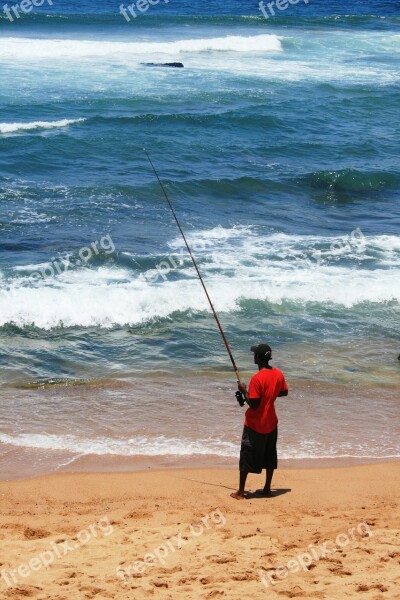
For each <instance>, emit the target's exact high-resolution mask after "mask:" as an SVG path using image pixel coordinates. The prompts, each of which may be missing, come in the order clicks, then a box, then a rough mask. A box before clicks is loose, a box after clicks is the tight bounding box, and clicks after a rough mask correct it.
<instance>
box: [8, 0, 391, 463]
mask: <svg viewBox="0 0 400 600" xmlns="http://www.w3.org/2000/svg"><path fill="white" fill-rule="evenodd" d="M127 4H128V3H127ZM118 7H119V3H115V2H111V1H109V2H104V3H102V9H101V11H99V10H98V9H97V8H96V9H95V8H94V3H89V2H79V3H74V2H68V3H67V2H61V1H59V2H57V5H56V3H54V7H53V8H49V7H47V8H46V7H44V8H43V9H41V10H39V9H35V11H34V12H32V13H31V14H29V15H26V16H25V17H24V18H21V19H15V20H14V22H12V23H11V22H10V21H9V20H7V19H6V17H5V16H4V15H3V16H0V78H1V88H0V110H1V117H0V121H1V122H0V152H1V164H0V209H1V212H0V229H1V239H0V365H1V374H2V384H3V389H2V394H3V398H4V403H3V406H2V408H0V417H1V418H2V421H1V420H0V426H1V422H3V427H2V431H3V436H5V437H3V438H1V437H0V440H2V441H3V442H4V443H5V442H7V443H10V441H11V440H12V439H14V440H17V438H18V440H19V442H18V443H21V444H22V442H21V439H22V438H21V437H20V436H27V437H25V438H23V439H25V442H24V443H25V446H27V445H28V446H29V443H30V442H29V440H31V443H32V445H33V447H37V448H41V449H43V448H45V449H48V448H49V447H50V448H53V449H54V448H55V447H57V448H58V449H59V450H60V451H63V450H66V449H67V448H70V446H71V444H70V443H68V444H69V445H68V444H67V443H65V444H64V445H63V443H61V445H60V443H59V444H58V446H57V444H56V445H54V443H53V445H52V443H50V442H49V443H47V442H46V443H45V445H44V446H43V444H44V442H43V440H42V441H41V442H40V441H38V439H37V438H35V439H36V443H33V442H32V439H33V438H32V436H33V435H44V436H46V435H47V436H52V435H56V433H57V435H58V436H60V435H61V432H60V431H58V430H57V427H56V426H55V420H57V419H59V418H61V417H60V415H61V414H62V411H63V408H62V406H61V405H60V404H59V405H58V410H60V411H61V412H60V414H58V412H57V413H56V416H55V415H54V414H53V413H52V412H51V411H50V412H49V411H47V412H46V411H45V414H44V415H43V414H41V415H40V416H39V415H36V416H33V417H32V406H35V405H36V402H37V398H38V396H37V393H38V392H35V391H29V390H35V389H36V387H37V386H39V387H41V386H44V387H45V388H46V386H50V388H51V389H53V387H52V385H51V384H54V385H55V387H57V384H65V385H68V384H72V383H82V384H84V383H87V384H91V385H101V386H103V385H104V386H105V387H107V386H108V385H110V386H111V387H112V386H113V385H115V383H116V382H120V381H123V382H124V383H125V384H127V385H128V386H129V385H132V386H133V385H135V386H136V385H137V381H138V378H140V377H143V376H144V380H143V384H142V385H143V394H144V395H145V396H146V397H147V396H148V397H152V394H153V392H154V389H153V387H152V386H153V385H156V384H155V383H154V381H155V379H154V377H161V378H165V381H168V382H169V383H168V384H166V385H171V382H175V381H176V379H178V381H179V382H180V383H179V386H180V389H181V390H182V393H184V394H186V393H188V392H187V390H188V389H190V390H191V391H190V394H192V396H191V407H192V409H193V411H194V413H195V414H196V415H197V417H196V418H198V420H199V421H198V422H199V423H200V425H199V427H200V429H201V423H202V422H203V421H202V419H203V417H202V416H201V415H202V413H201V411H200V408H199V407H200V406H201V402H202V399H203V397H204V390H202V389H201V386H199V385H198V383H196V386H198V389H197V391H196V392H193V390H192V388H193V385H194V383H193V381H194V380H193V379H192V378H193V377H198V376H199V377H200V378H201V377H204V378H207V381H212V380H213V378H217V380H218V381H220V379H218V378H222V380H223V381H224V382H225V383H224V385H225V384H226V386H227V387H226V388H225V387H223V390H224V391H223V394H224V398H225V400H224V401H225V402H229V398H230V397H231V396H230V394H231V393H232V391H231V390H232V389H234V380H232V377H231V375H230V363H229V360H227V357H226V355H225V353H224V348H223V345H222V343H221V339H220V337H219V334H218V331H217V329H216V327H215V324H214V322H213V320H212V317H211V316H210V312H209V310H208V307H207V304H206V300H205V298H204V294H203V292H202V290H201V287H200V286H199V283H198V281H197V280H196V277H195V273H194V271H193V268H192V266H191V263H190V261H189V259H188V257H187V255H186V254H185V252H184V248H183V245H182V242H181V240H180V238H179V232H178V231H177V228H176V225H175V223H174V221H173V219H172V216H171V214H170V212H169V210H168V207H167V206H166V203H165V201H164V199H163V196H162V194H161V192H160V189H159V187H158V185H157V182H156V181H155V178H154V175H153V173H152V171H151V169H150V166H149V164H148V162H147V160H146V157H145V155H144V152H143V148H144V147H146V148H147V150H148V151H149V152H150V154H151V156H152V158H153V160H154V162H155V164H156V166H157V167H158V169H159V171H160V175H161V177H162V179H163V181H164V182H165V185H166V188H167V190H168V193H169V194H170V196H171V199H172V200H173V202H174V204H175V207H176V210H177V212H178V215H179V217H180V219H181V221H182V225H183V227H184V229H185V231H186V232H187V235H188V238H189V241H190V243H191V245H192V246H193V250H194V253H195V255H196V257H197V259H198V262H199V266H200V268H201V271H202V273H203V274H204V278H205V281H206V283H207V285H208V286H209V289H210V294H211V296H212V298H213V300H214V301H215V305H216V308H217V310H218V311H219V313H220V316H221V320H222V322H223V325H224V327H225V328H226V332H227V335H228V337H229V340H230V342H231V344H232V348H233V351H234V354H235V357H236V358H237V361H238V363H239V366H240V367H241V368H242V369H243V370H244V371H245V372H248V373H249V372H251V369H252V365H251V361H250V359H249V354H248V347H249V346H250V345H251V344H252V343H254V342H257V341H263V340H266V341H268V342H270V343H271V345H272V346H273V348H274V350H276V353H275V358H276V361H277V363H278V364H279V366H281V367H282V368H283V369H284V370H285V373H286V375H287V378H288V379H289V381H292V382H293V383H294V387H295V389H296V385H298V386H299V388H301V389H304V387H302V386H307V385H309V383H310V382H318V383H319V385H321V386H322V388H321V389H325V390H327V396H329V401H328V400H327V413H326V414H328V415H329V418H328V417H326V421H319V422H318V423H319V424H318V425H317V428H318V427H322V430H323V431H325V429H324V428H325V427H326V428H328V427H329V426H330V425H329V423H330V422H331V419H332V418H333V417H332V415H334V414H335V413H334V407H332V402H333V401H332V397H335V398H337V397H340V398H342V397H343V395H346V394H347V393H350V394H351V395H353V397H354V395H356V397H357V402H358V403H359V410H360V413H361V414H362V415H363V417H362V419H361V420H362V422H363V427H364V426H365V423H368V414H369V413H368V411H369V410H371V405H370V400H368V402H367V401H366V400H365V401H364V400H363V398H364V397H366V396H368V394H369V393H370V392H371V390H375V392H373V393H372V396H373V397H374V398H376V402H378V396H379V393H380V390H382V388H383V389H384V391H385V392H384V393H388V394H389V395H390V397H392V396H393V398H394V397H395V396H396V390H397V389H398V377H399V363H398V361H397V355H398V354H399V352H400V343H399V322H400V318H399V301H400V283H399V266H400V238H399V218H400V207H399V200H398V198H399V188H400V169H399V162H398V151H399V133H400V132H399V118H398V116H399V100H400V94H399V53H400V28H399V24H400V16H399V11H398V9H396V3H395V2H377V1H374V2H366V3H362V4H361V3H359V2H350V3H346V7H345V8H344V7H343V3H342V2H320V1H319V2H317V1H314V2H311V1H310V3H309V4H308V5H305V4H304V3H299V4H298V5H297V6H291V7H289V8H288V9H287V10H286V11H285V12H284V13H283V12H282V14H280V15H278V16H276V17H274V18H270V19H268V21H267V20H266V19H265V18H263V17H262V15H261V13H260V11H259V10H258V8H257V3H250V2H224V3H219V2H212V3H211V2H197V3H190V4H189V3H183V2H182V1H180V2H178V1H176V2H172V0H171V2H170V3H169V4H168V5H163V4H162V3H160V4H159V5H158V6H155V7H153V8H151V10H149V11H148V13H147V14H146V15H145V16H140V17H137V18H136V19H135V20H132V21H131V22H130V23H128V22H126V20H125V19H124V18H123V16H122V15H121V14H118ZM0 11H1V6H0ZM170 61H181V62H183V63H184V65H185V68H184V69H179V70H175V69H163V68H148V67H146V66H144V65H143V64H142V63H145V62H170ZM163 381H164V379H163ZM110 382H111V383H110ZM228 384H229V385H228ZM336 385H339V386H343V387H342V388H341V391H340V392H335V391H334V390H335V389H336V388H335V387H334V386H336ZM229 386H231V387H229ZM21 390H23V391H21ZM332 390H333V391H332ZM79 393H80V392H77V398H78V399H79ZM130 393H132V394H134V393H136V392H133V391H132V392H130ZM130 393H128V392H126V397H125V396H124V400H121V398H120V397H119V396H118V392H115V394H116V395H117V396H118V398H119V400H118V402H120V401H121V402H122V404H121V405H120V404H118V402H117V401H116V400H115V399H114V400H113V401H112V402H114V401H115V403H116V404H115V406H117V404H118V411H120V410H122V409H121V406H125V407H126V406H127V405H128V403H129V401H130V400H129V398H130ZM35 394H36V395H35ZM124 394H125V392H124ZM221 394H222V392H221ZM332 394H333V396H332ZM335 394H336V396H335ZM57 397H58V396H57ZM40 398H41V400H40V402H44V405H45V406H47V404H46V403H47V402H50V404H51V405H52V403H54V402H55V399H54V398H55V397H54V395H53V392H52V391H51V390H50V391H47V392H46V394H45V395H44V396H40ZM368 398H369V396H368ZM77 401H78V400H77ZM315 401H316V402H317V399H316V400H315ZM10 402H12V403H13V406H14V403H16V404H15V410H16V415H15V418H12V419H11V420H10V417H9V414H8V411H9V407H10ZM112 402H111V405H112V406H111V412H112V407H113V406H114V405H113V404H112ZM173 402H174V399H173V397H172V398H169V400H168V410H166V412H165V414H164V412H163V413H162V415H163V418H162V419H161V422H162V425H161V424H158V426H157V427H154V426H152V422H153V420H154V413H151V414H150V415H149V416H148V420H149V422H148V423H147V422H144V423H143V422H142V424H141V427H140V428H138V429H136V425H135V426H133V435H134V434H137V435H139V434H140V435H144V436H150V438H151V439H153V440H154V439H157V440H158V439H159V438H158V437H157V436H159V433H160V429H163V428H164V427H165V428H166V430H167V440H168V439H169V438H168V435H172V433H171V432H170V433H168V432H169V429H168V428H169V427H170V425H168V423H169V419H170V417H169V410H170V406H171V404H172V403H173ZM20 403H22V404H20ZM18 407H20V408H18ZM22 407H23V408H22ZM387 407H388V408H387V411H386V412H385V411H383V412H382V414H381V413H380V415H381V416H380V419H378V423H377V427H378V429H379V431H380V434H379V435H377V439H376V444H375V446H374V448H373V450H371V451H370V452H369V453H368V452H367V451H365V452H364V450H362V451H360V447H359V445H360V444H361V446H362V428H360V430H359V431H358V432H356V433H355V434H354V436H355V437H354V439H353V438H351V441H349V444H348V448H347V450H346V449H342V451H341V454H350V455H357V456H358V455H360V452H361V455H363V456H364V455H365V456H367V455H368V456H392V455H397V453H398V448H397V447H395V448H393V447H392V445H391V442H390V439H393V437H392V438H391V432H392V434H393V436H394V431H392V429H390V427H395V423H396V416H397V418H398V408H397V404H396V403H395V402H394V400H393V401H392V403H391V401H388V403H387ZM92 408H93V407H92ZM314 409H315V407H314V408H312V407H311V408H310V410H311V411H312V410H314ZM115 410H116V412H115V414H114V413H112V414H114V417H115V419H114V421H113V417H112V414H111V415H110V414H108V413H107V414H108V417H107V418H108V424H109V427H110V428H111V430H110V431H108V432H107V435H106V438H107V439H109V438H110V439H111V438H112V439H117V438H118V436H119V433H118V432H120V431H121V429H120V425H118V426H117V421H118V419H117V418H116V414H117V408H116V409H115ZM154 410H159V407H155V409H154ZM348 410H350V406H349V407H348ZM379 410H381V407H380V408H379ZM363 411H364V412H363ZM46 414H47V415H48V416H47V417H46V416H45V415H46ZM298 416H299V418H301V412H299V415H298ZM142 418H143V419H146V417H145V416H142ZM237 418H238V417H237V413H236V412H235V415H234V416H233V415H232V417H229V418H228V417H227V421H226V425H227V428H228V429H229V427H231V426H233V425H232V424H233V423H234V419H237ZM132 419H133V421H134V420H135V416H134V415H132ZM321 419H322V417H321ZM364 419H365V420H364ZM77 420H78V418H77V416H76V414H75V413H74V416H71V420H70V421H68V422H69V426H68V428H69V429H68V430H69V431H70V432H71V431H72V432H73V431H74V429H75V428H76V424H77ZM93 421H95V417H93V415H92V416H91V417H90V418H89V417H88V423H89V422H93ZM112 423H114V425H113V426H112V425H111V424H112ZM314 425H315V423H314ZM293 426H295V423H293ZM171 427H172V425H171ZM213 427H214V426H213ZM213 427H211V431H210V435H211V437H213V436H214V438H215V440H217V442H218V443H219V441H220V442H221V443H222V442H224V439H225V438H224V436H223V435H222V437H221V435H219V432H218V430H217V429H215V431H214V429H213ZM388 427H389V429H388ZM139 429H140V431H139ZM313 431H315V427H314V428H310V431H307V436H308V437H309V438H310V448H311V450H310V451H309V455H310V456H314V455H315V456H317V455H318V456H322V455H326V454H329V453H330V452H331V450H330V449H329V448H331V446H329V444H328V446H329V448H328V450H327V447H328V446H327V445H325V446H324V444H323V442H320V441H319V442H318V444H320V443H321V444H322V446H318V444H317V443H316V441H315V440H313V439H312V436H313ZM236 433H237V431H236V430H235V435H236ZM388 434H389V435H388ZM96 435H98V432H97V433H96V431H95V428H92V429H91V427H90V425H89V424H87V426H86V428H84V429H83V430H82V431H80V433H79V436H80V439H81V440H82V439H86V438H88V439H89V440H92V441H93V440H94V439H97V438H96ZM124 435H128V433H127V432H125V434H124ZM182 435H183V434H182V432H181V437H182ZM188 435H189V437H190V439H191V440H192V441H193V440H194V442H193V443H195V442H196V440H197V438H196V432H195V430H193V431H191V433H190V434H188ZM226 435H227V436H228V438H229V439H228V438H227V440H225V442H224V443H233V441H232V440H234V439H235V438H234V436H233V434H232V437H229V435H230V434H228V433H227V434H226ZM7 436H8V437H7ZM18 436H19V437H18ZM29 436H31V437H29ZM107 436H108V437H107ZM178 437H179V436H178ZM387 437H389V442H388V443H386V442H385V443H383V441H382V440H386V439H387ZM206 438H207V436H206V435H205V433H203V435H202V438H201V439H202V442H201V443H202V444H203V446H202V447H204V448H205V449H206V450H205V451H207V448H208V450H209V451H210V452H211V450H210V448H211V446H210V447H208V446H207V443H206V441H205V440H206ZM214 438H213V439H214ZM26 439H28V442H26ZM46 439H47V438H46ZM51 439H53V438H51ZM171 439H172V438H171ZM218 440H219V441H218ZM221 440H222V441H221ZM53 441H54V439H53ZM303 441H304V440H303ZM314 442H315V444H314V446H313V443H314ZM73 443H74V442H73ZM73 443H72V445H73ZM196 443H197V442H196ZM199 443H200V442H199ZM329 443H330V444H331V442H329ZM346 443H347V442H346ZM41 444H42V445H41ZM46 444H47V445H46ZM332 444H333V441H332ZM382 444H383V445H382ZM388 444H389V445H388ZM22 445H23V444H22ZM172 445H173V444H172ZM89 446H90V443H89ZM89 446H85V448H86V450H85V452H87V447H89ZM106 446H107V444H105V445H103V446H102V448H103V450H104V448H105V447H106ZM175 446H176V444H175ZM175 446H174V447H175ZM107 447H109V446H107ZM126 447H127V446H124V448H126ZM299 447H300V446H299V441H298V440H297V441H295V440H294V441H293V444H292V446H291V445H290V443H288V446H287V448H288V452H287V454H288V456H296V452H297V450H298V449H299ZM356 447H358V450H357V451H356V450H355V448H356ZM160 448H161V446H160ZM224 448H225V450H224V452H225V454H224V452H222V455H224V456H225V455H227V456H228V455H229V456H231V455H232V448H231V447H229V448H230V449H229V451H228V450H227V448H226V447H224ZM312 448H314V450H312ZM317 448H318V450H317ZM213 449H214V451H215V446H214V447H213ZM160 451H161V450H160ZM313 452H314V454H313ZM100 453H101V452H100ZM121 454H124V452H122V450H121ZM299 454H301V452H300V451H299ZM303 454H304V452H303ZM303 454H302V456H303Z"/></svg>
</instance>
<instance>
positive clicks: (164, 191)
mask: <svg viewBox="0 0 400 600" xmlns="http://www.w3.org/2000/svg"><path fill="white" fill-rule="evenodd" d="M144 152H145V154H146V156H147V158H148V161H149V163H150V165H151V168H152V169H153V171H154V175H155V176H156V177H157V181H158V183H159V184H160V188H161V190H162V192H163V194H164V196H165V199H166V201H167V202H168V205H169V207H170V209H171V212H172V214H173V215H174V219H175V221H176V224H177V225H178V228H179V231H180V232H181V235H182V237H183V241H184V242H185V245H186V248H187V251H188V252H189V255H190V258H191V259H192V262H193V265H194V268H195V269H196V272H197V275H198V277H199V279H200V283H201V285H202V286H203V290H204V292H205V294H206V296H207V300H208V302H209V304H210V306H211V310H212V313H213V315H214V319H215V320H216V322H217V325H218V329H219V331H220V333H221V336H222V339H223V340H224V344H225V348H226V350H227V352H228V354H229V358H230V359H231V363H232V366H233V370H234V371H235V374H236V377H237V380H238V383H242V380H241V378H240V374H239V369H238V368H237V366H236V363H235V359H234V358H233V354H232V351H231V348H230V346H229V343H228V340H227V339H226V335H225V333H224V330H223V329H222V325H221V322H220V320H219V318H218V315H217V313H216V310H215V308H214V305H213V303H212V300H211V298H210V295H209V293H208V291H207V288H206V285H205V283H204V281H203V277H202V276H201V273H200V270H199V267H198V266H197V263H196V260H195V258H194V256H193V253H192V251H191V249H190V246H189V244H188V242H187V239H186V236H185V234H184V232H183V229H182V227H181V224H180V223H179V220H178V217H177V216H176V212H175V209H174V207H173V206H172V202H171V200H170V199H169V198H168V194H167V192H166V190H165V187H164V185H163V183H162V181H161V179H160V176H159V175H158V173H157V170H156V168H155V166H154V164H153V161H152V160H151V158H150V156H149V153H148V152H147V150H146V149H144Z"/></svg>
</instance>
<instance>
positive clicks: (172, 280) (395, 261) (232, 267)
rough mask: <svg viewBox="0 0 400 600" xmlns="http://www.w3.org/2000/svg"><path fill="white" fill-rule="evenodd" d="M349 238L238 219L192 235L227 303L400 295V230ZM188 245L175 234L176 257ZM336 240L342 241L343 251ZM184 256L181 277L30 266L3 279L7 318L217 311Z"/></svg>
mask: <svg viewBox="0 0 400 600" xmlns="http://www.w3.org/2000/svg"><path fill="white" fill-rule="evenodd" d="M242 233H243V232H242ZM340 240H341V238H329V237H313V236H288V235H285V234H274V235H270V236H263V235H259V234H257V233H256V231H252V230H249V231H247V234H242V235H238V230H237V229H235V228H232V229H230V230H223V229H222V228H217V229H212V230H209V231H205V232H194V233H193V234H192V235H189V241H190V242H194V241H195V242H196V244H197V246H196V247H197V248H199V250H198V251H196V254H198V255H199V256H200V257H201V269H202V272H203V274H204V277H205V279H206V282H207V285H208V288H209V290H210V293H211V296H212V297H213V299H214V301H215V305H216V308H217V310H219V311H226V312H232V311H236V310H239V309H240V308H241V306H242V301H243V300H262V301H263V300H264V301H269V302H272V303H277V304H281V303H282V302H284V301H291V302H296V303H300V304H305V303H308V302H315V303H322V304H326V303H330V304H332V305H340V306H345V307H347V308H350V307H353V306H356V305H359V304H361V303H364V302H373V303H385V302H389V301H392V300H394V301H397V302H400V277H399V269H400V244H399V238H398V237H396V236H370V237H365V238H364V239H363V244H365V247H364V245H362V246H360V245H357V244H359V243H360V239H359V238H355V240H356V242H357V243H356V242H354V244H353V245H351V246H350V247H349V249H348V250H345V251H344V250H341V249H340V247H339V251H337V250H336V248H337V244H338V243H340ZM200 241H203V243H204V246H203V247H202V249H201V246H200V245H199V242H200ZM180 244H181V241H180V240H179V239H178V238H177V239H174V240H173V241H172V242H171V247H172V252H171V255H172V257H173V256H174V255H177V251H178V250H179V246H180ZM332 244H336V245H335V246H334V247H333V248H334V249H333V250H332ZM178 256H179V257H181V256H184V255H180V254H178ZM388 263H389V264H390V267H391V268H388ZM176 264H177V265H178V267H177V268H178V269H179V272H180V279H179V280H177V279H176V277H169V274H168V272H166V273H165V271H164V274H165V278H164V277H162V276H161V275H160V276H159V277H158V279H157V281H154V280H153V279H152V278H146V277H144V276H143V275H144V274H143V273H138V272H136V273H134V272H133V271H131V270H129V269H127V268H122V267H117V266H112V267H108V266H102V267H100V268H96V269H94V268H78V267H74V268H73V269H71V270H68V271H66V272H62V273H61V274H57V273H56V277H47V278H45V279H43V278H42V277H39V278H38V277H36V279H35V280H33V279H30V278H29V276H28V274H26V271H16V272H15V277H14V278H12V279H8V278H4V279H2V280H1V281H0V325H4V324H5V323H9V322H14V323H16V324H17V325H19V326H24V325H31V324H32V323H34V324H35V325H36V326H38V327H41V328H44V329H50V328H52V327H56V326H58V325H60V324H63V325H64V326H82V327H90V326H99V327H111V326H112V325H115V324H116V325H127V324H137V323H142V322H145V321H148V320H150V319H155V318H166V317H170V316H171V315H172V314H173V313H174V312H177V311H180V312H183V311H187V310H191V311H194V312H196V311H206V310H208V305H207V302H206V299H205V296H204V294H203V293H202V292H201V289H200V288H199V284H198V281H197V279H196V277H195V273H194V270H193V268H192V266H191V264H190V261H189V260H185V262H184V264H179V261H177V262H176ZM30 266H31V267H33V265H30ZM37 269H39V265H37V266H36V269H35V270H37ZM175 275H176V274H175Z"/></svg>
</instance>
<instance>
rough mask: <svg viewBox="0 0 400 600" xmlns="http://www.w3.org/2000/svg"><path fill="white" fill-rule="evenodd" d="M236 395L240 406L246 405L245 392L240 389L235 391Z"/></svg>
mask: <svg viewBox="0 0 400 600" xmlns="http://www.w3.org/2000/svg"><path fill="white" fill-rule="evenodd" d="M235 396H236V400H237V401H238V402H239V406H244V405H245V403H246V401H245V399H244V396H243V393H242V392H241V391H240V390H238V391H237V392H236V393H235Z"/></svg>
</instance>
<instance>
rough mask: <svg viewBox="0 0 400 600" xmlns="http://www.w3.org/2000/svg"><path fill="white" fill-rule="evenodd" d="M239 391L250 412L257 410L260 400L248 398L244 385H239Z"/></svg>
mask: <svg viewBox="0 0 400 600" xmlns="http://www.w3.org/2000/svg"><path fill="white" fill-rule="evenodd" d="M239 390H240V391H241V392H242V394H243V398H244V400H245V402H246V404H248V405H249V406H250V408H251V409H252V410H257V408H258V407H259V406H260V402H261V398H249V394H248V392H247V386H246V384H245V383H239Z"/></svg>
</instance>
